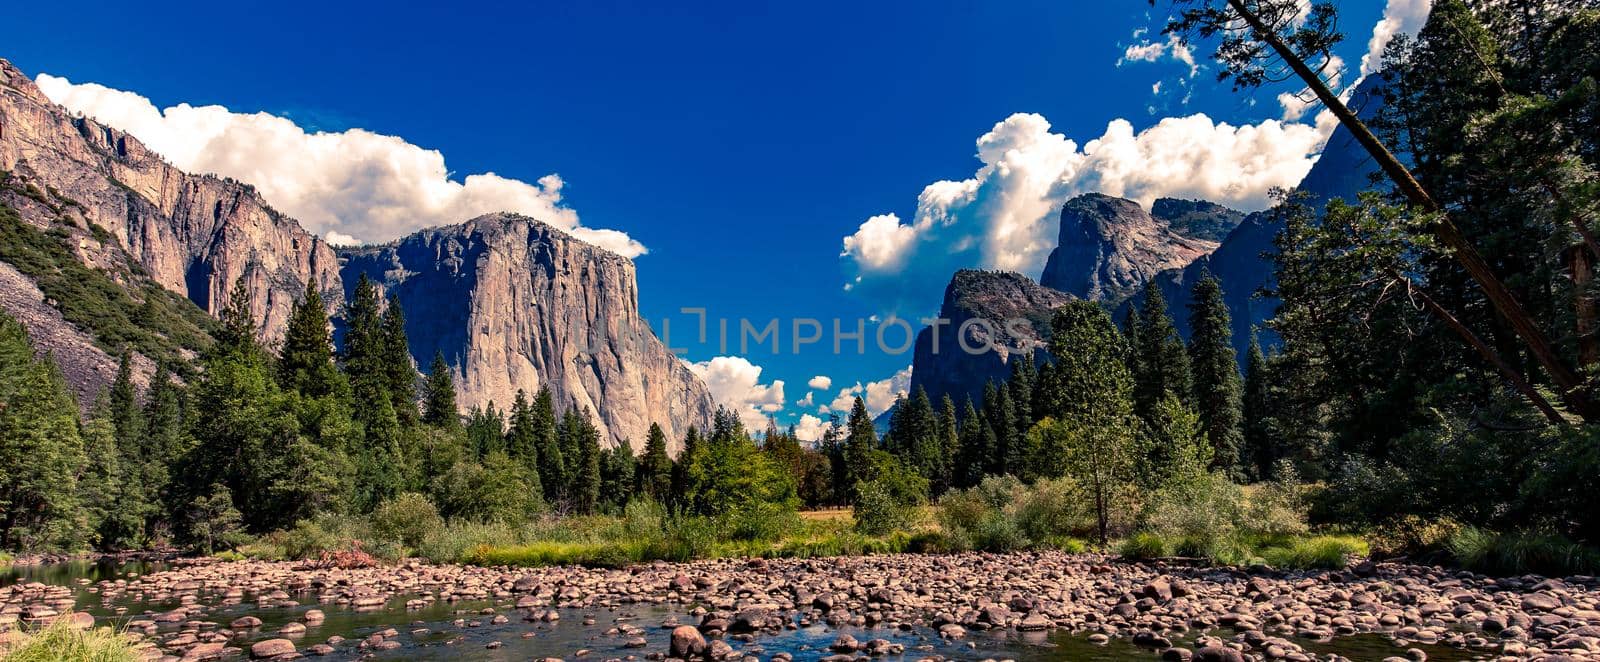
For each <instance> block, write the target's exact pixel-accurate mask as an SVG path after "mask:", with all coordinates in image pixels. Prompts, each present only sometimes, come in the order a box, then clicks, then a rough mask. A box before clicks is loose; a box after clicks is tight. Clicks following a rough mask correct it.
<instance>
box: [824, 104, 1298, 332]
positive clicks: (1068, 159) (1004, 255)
mask: <svg viewBox="0 0 1600 662" xmlns="http://www.w3.org/2000/svg"><path fill="white" fill-rule="evenodd" d="M1327 130H1329V129H1326V128H1319V127H1317V126H1314V125H1311V124H1303V123H1293V122H1281V121H1278V120H1271V119H1269V120H1264V121H1262V122H1260V123H1258V124H1249V125H1244V126H1233V125H1231V124H1228V123H1225V122H1215V121H1213V120H1212V119H1211V118H1209V117H1207V116H1206V115H1204V114H1195V115H1189V116H1187V117H1168V118H1165V119H1162V120H1160V121H1159V122H1157V123H1156V124H1155V125H1153V126H1149V127H1146V128H1144V129H1142V130H1137V131H1136V130H1135V129H1134V126H1133V124H1131V123H1130V122H1128V121H1127V120H1123V119H1117V120H1112V121H1111V122H1110V123H1109V124H1108V125H1107V126H1106V130H1105V132H1104V133H1103V134H1101V135H1100V136H1099V137H1096V138H1093V139H1091V140H1089V141H1088V142H1086V143H1083V144H1082V147H1080V146H1079V143H1078V142H1077V141H1075V140H1073V139H1070V138H1068V137H1067V136H1065V135H1062V134H1060V133H1055V132H1052V131H1051V130H1050V122H1049V121H1047V120H1046V119H1045V118H1044V117H1043V116H1041V115H1037V114H1033V113H1017V114H1014V115H1012V116H1010V117H1008V118H1006V119H1005V120H1003V121H1001V122H999V123H997V124H995V125H994V127H993V128H992V129H990V130H989V132H987V133H985V134H983V135H982V136H980V137H979V138H978V140H977V157H978V161H979V167H978V169H977V171H976V172H975V173H973V175H972V176H971V177H968V178H966V179H962V180H960V181H938V182H934V183H932V184H929V185H928V186H927V187H925V188H924V189H923V190H922V193H921V194H920V195H919V196H918V197H917V207H916V213H915V215H914V216H913V217H912V218H911V219H909V220H901V219H899V218H898V217H895V216H893V215H880V216H874V217H872V218H870V219H868V220H867V221H866V222H864V223H862V224H861V227H860V229H858V230H857V231H856V232H855V233H854V234H852V235H850V236H848V237H846V238H845V239H844V241H843V250H842V251H841V256H842V257H843V259H844V260H845V262H846V271H847V273H849V274H850V276H851V280H850V281H849V285H848V287H849V288H850V289H853V290H855V291H857V292H858V293H865V296H869V297H872V298H876V299H878V300H879V303H882V304H885V305H887V306H888V307H889V308H890V309H894V308H898V307H899V306H901V305H905V304H908V303H909V304H912V305H917V306H927V305H930V304H931V302H933V301H936V300H937V296H938V295H937V293H938V292H939V291H942V289H943V287H944V284H945V283H946V282H947V281H948V280H949V278H950V274H951V273H952V272H953V271H954V270H956V269H958V268H963V267H982V268H990V269H1007V270H1012V271H1020V272H1022V273H1026V274H1029V275H1034V276H1036V275H1037V274H1038V273H1039V271H1040V270H1041V269H1042V268H1043V265H1044V260H1045V258H1046V257H1047V256H1048V255H1049V253H1050V250H1051V249H1053V248H1054V247H1055V246H1056V243H1057V236H1056V235H1057V230H1058V227H1059V224H1060V218H1059V214H1060V211H1061V206H1062V204H1063V203H1065V202H1066V201H1067V200H1068V199H1069V198H1071V197H1073V196H1076V195H1078V194H1081V193H1087V192H1092V191H1098V192H1101V193H1105V194H1107V195H1114V196H1119V197H1124V198H1129V199H1132V200H1136V201H1138V202H1140V203H1141V204H1144V205H1145V206H1147V207H1148V206H1149V205H1150V204H1151V203H1152V202H1154V201H1155V199H1156V198H1159V197H1167V196H1170V197H1183V198H1203V199H1206V200H1211V201H1213V202H1217V203H1220V204H1224V205H1228V206H1230V207H1235V208H1239V209H1244V210H1247V211H1254V210H1258V209H1264V208H1266V207H1267V206H1269V204H1270V199H1269V198H1268V196H1267V192H1268V190H1269V189H1271V188H1272V187H1275V186H1283V187H1288V186H1294V185H1295V184H1297V183H1299V181H1300V179H1301V178H1302V177H1304V176H1305V174H1306V172H1307V171H1309V170H1310V169H1311V165H1312V163H1313V162H1314V161H1315V160H1316V154H1317V152H1318V151H1319V150H1320V149H1321V146H1322V143H1323V142H1324V141H1325V140H1326V136H1327V133H1326V131H1327ZM885 219H892V221H886V220H885ZM891 222H892V223H893V224H894V225H893V226H892V227H891V226H890V225H889V223H891Z"/></svg>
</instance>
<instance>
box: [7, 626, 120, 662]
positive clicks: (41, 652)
mask: <svg viewBox="0 0 1600 662" xmlns="http://www.w3.org/2000/svg"><path fill="white" fill-rule="evenodd" d="M68 616H70V615H63V616H62V617H60V618H57V619H56V620H55V622H54V623H52V624H50V626H49V627H46V628H44V629H42V630H36V631H32V632H29V631H26V630H24V631H21V632H20V633H18V636H17V638H16V639H14V640H13V641H11V642H10V643H7V644H0V662H136V661H137V660H141V659H143V658H142V656H141V655H140V652H139V651H138V650H137V649H136V648H135V647H134V644H133V642H132V641H130V640H129V639H128V638H127V637H125V636H123V635H122V634H120V633H118V632H117V631H115V630H113V629H111V628H90V629H87V630H80V629H78V628H75V627H73V626H72V622H71V621H72V619H71V618H69V617H68Z"/></svg>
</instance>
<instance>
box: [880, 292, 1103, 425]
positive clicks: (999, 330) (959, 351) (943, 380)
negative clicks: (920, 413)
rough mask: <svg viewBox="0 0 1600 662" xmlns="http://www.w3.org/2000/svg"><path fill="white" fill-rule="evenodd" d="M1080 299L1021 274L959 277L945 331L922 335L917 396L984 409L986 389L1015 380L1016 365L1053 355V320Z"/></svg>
mask: <svg viewBox="0 0 1600 662" xmlns="http://www.w3.org/2000/svg"><path fill="white" fill-rule="evenodd" d="M1074 298H1075V297H1073V296H1072V295H1070V294H1067V293H1064V292H1058V291H1056V290H1053V289H1051V288H1048V287H1043V286H1041V285H1039V284H1038V283H1035V282H1033V280H1032V279H1030V278H1028V277H1027V276H1023V275H1022V274H1018V273H1013V272H1009V271H979V270H973V269H963V270H961V271H957V272H956V273H955V275H954V276H953V277H951V279H950V284H949V286H947V287H946V288H945V292H944V303H943V305H942V306H940V309H939V319H940V320H942V321H943V323H942V325H941V326H937V327H935V326H929V327H924V328H923V329H922V331H921V332H920V333H918V334H917V344H916V354H915V357H914V359H913V361H912V364H911V365H912V368H911V391H912V392H913V393H914V392H916V389H917V388H919V387H920V388H923V389H926V390H927V392H928V397H929V398H931V399H932V400H933V402H934V403H935V404H937V403H938V402H939V401H940V399H941V398H943V397H944V396H945V395H949V396H950V397H951V398H952V399H954V400H955V401H956V403H957V406H959V405H960V403H961V402H962V400H963V399H964V398H968V397H971V398H972V400H973V402H974V403H981V402H982V396H983V385H984V383H985V382H988V381H990V380H994V381H995V382H999V381H1002V380H1004V379H1005V378H1006V377H1008V376H1010V374H1011V367H1010V362H1011V360H1012V359H1015V358H1016V357H1017V356H1019V355H1022V354H1025V353H1028V352H1033V353H1034V358H1035V359H1036V360H1040V359H1043V357H1044V356H1046V355H1047V352H1046V351H1045V347H1046V344H1047V343H1048V341H1049V339H1050V318H1051V316H1052V314H1053V313H1054V311H1055V309H1056V308H1059V307H1061V306H1063V305H1065V304H1066V303H1067V302H1069V301H1072V300H1073V299H1074ZM1008 322H1010V324H1007V323H1008ZM991 348H992V349H991ZM969 350H970V351H969Z"/></svg>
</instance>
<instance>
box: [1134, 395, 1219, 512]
mask: <svg viewBox="0 0 1600 662" xmlns="http://www.w3.org/2000/svg"><path fill="white" fill-rule="evenodd" d="M1145 430H1146V434H1145V437H1146V439H1145V442H1144V449H1143V452H1142V453H1139V454H1138V455H1137V457H1135V472H1136V475H1137V478H1138V480H1139V482H1140V483H1141V485H1142V486H1143V487H1144V488H1145V489H1150V490H1154V489H1157V488H1159V487H1161V486H1162V485H1165V484H1168V483H1170V482H1173V481H1182V480H1185V479H1189V478H1192V477H1194V476H1195V475H1197V474H1199V473H1202V472H1204V471H1206V469H1207V468H1208V467H1209V465H1210V463H1211V460H1212V458H1213V456H1214V453H1213V452H1212V450H1211V444H1210V442H1209V441H1208V440H1207V439H1206V437H1205V428H1204V426H1203V425H1202V424H1201V421H1200V416H1199V414H1196V413H1195V411H1194V409H1193V408H1192V407H1190V406H1189V405H1187V404H1185V403H1184V402H1183V401H1181V400H1179V399H1178V398H1177V396H1175V395H1172V394H1170V393H1168V394H1167V396H1166V397H1164V398H1162V399H1161V402H1158V403H1156V410H1155V412H1153V415H1152V416H1151V419H1150V420H1149V421H1148V422H1146V424H1145Z"/></svg>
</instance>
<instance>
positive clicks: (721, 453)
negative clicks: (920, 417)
mask: <svg viewBox="0 0 1600 662" xmlns="http://www.w3.org/2000/svg"><path fill="white" fill-rule="evenodd" d="M716 423H717V424H716V425H715V429H714V430H713V432H712V435H711V438H710V439H707V440H706V441H704V442H703V443H700V444H697V446H696V448H695V449H694V450H693V452H692V454H689V456H688V457H686V458H685V459H684V460H683V461H684V462H686V464H687V467H686V474H685V484H684V489H683V492H682V495H683V497H684V499H685V502H686V503H685V505H686V507H687V510H688V511H689V512H691V513H694V514H698V515H705V516H708V517H724V516H729V515H736V514H738V513H741V512H742V511H749V510H751V509H764V508H773V509H775V510H777V511H791V512H792V511H793V510H794V509H795V507H796V501H797V499H796V497H795V488H794V482H793V481H794V479H793V477H792V476H788V475H785V474H784V473H783V472H782V471H781V470H780V469H779V467H778V466H777V465H776V464H775V463H774V462H773V461H772V459H771V458H770V457H769V456H767V455H766V454H765V453H762V452H761V450H760V449H758V448H756V445H755V443H754V442H752V441H751V440H750V438H749V436H748V435H747V434H746V433H745V431H744V426H743V425H741V424H740V423H739V421H738V418H737V417H736V416H735V415H734V414H733V413H732V412H729V411H727V410H719V411H718V412H717V416H716ZM868 424H869V425H870V421H869V423H868Z"/></svg>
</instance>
